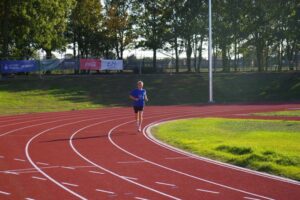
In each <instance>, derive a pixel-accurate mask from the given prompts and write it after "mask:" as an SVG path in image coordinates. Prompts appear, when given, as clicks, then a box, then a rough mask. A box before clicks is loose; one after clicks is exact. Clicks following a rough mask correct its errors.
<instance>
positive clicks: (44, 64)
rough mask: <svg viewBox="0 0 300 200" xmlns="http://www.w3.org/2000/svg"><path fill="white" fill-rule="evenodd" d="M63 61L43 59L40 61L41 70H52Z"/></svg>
mask: <svg viewBox="0 0 300 200" xmlns="http://www.w3.org/2000/svg"><path fill="white" fill-rule="evenodd" d="M62 62H63V60H59V59H49V60H41V61H40V67H41V71H51V70H54V69H57V68H58V67H59V65H60V64H61V63H62Z"/></svg>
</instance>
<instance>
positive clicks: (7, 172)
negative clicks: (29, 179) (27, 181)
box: [3, 171, 19, 175]
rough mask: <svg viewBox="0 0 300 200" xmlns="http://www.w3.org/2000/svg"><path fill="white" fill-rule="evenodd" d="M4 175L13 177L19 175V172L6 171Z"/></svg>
mask: <svg viewBox="0 0 300 200" xmlns="http://www.w3.org/2000/svg"><path fill="white" fill-rule="evenodd" d="M3 173H4V174H13V175H19V174H18V173H17V172H11V171H5V172H3Z"/></svg>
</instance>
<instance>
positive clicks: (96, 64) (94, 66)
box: [80, 59, 101, 70]
mask: <svg viewBox="0 0 300 200" xmlns="http://www.w3.org/2000/svg"><path fill="white" fill-rule="evenodd" d="M100 68H101V65H100V59H80V69H81V70H100Z"/></svg>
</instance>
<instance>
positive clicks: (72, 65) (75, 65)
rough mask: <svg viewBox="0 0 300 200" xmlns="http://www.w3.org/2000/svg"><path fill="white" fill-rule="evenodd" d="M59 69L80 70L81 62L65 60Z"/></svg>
mask: <svg viewBox="0 0 300 200" xmlns="http://www.w3.org/2000/svg"><path fill="white" fill-rule="evenodd" d="M59 69H62V70H64V69H79V60H77V59H64V61H63V62H62V63H61V64H60V65H59Z"/></svg>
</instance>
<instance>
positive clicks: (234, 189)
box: [108, 114, 274, 200]
mask: <svg viewBox="0 0 300 200" xmlns="http://www.w3.org/2000/svg"><path fill="white" fill-rule="evenodd" d="M190 115H195V114H187V115H181V116H178V117H184V116H190ZM132 122H134V121H129V122H126V123H123V124H120V125H118V126H115V127H114V128H113V129H111V130H110V132H109V133H108V137H109V141H110V142H111V143H112V144H113V145H114V146H115V147H117V148H118V149H120V150H121V151H123V152H125V153H127V154H128V155H131V156H133V157H135V158H137V159H140V160H143V161H145V162H147V163H150V164H152V165H154V166H157V167H160V168H163V169H166V170H168V171H172V172H175V173H178V174H181V175H184V176H187V177H190V178H193V179H197V180H200V181H203V182H206V183H210V184H213V185H217V186H220V187H223V188H226V189H229V190H233V191H237V192H241V193H244V194H250V195H253V196H256V197H260V198H263V199H268V200H274V199H272V198H269V197H265V196H262V195H258V194H255V193H251V192H247V191H245V190H240V189H237V188H233V187H230V186H227V185H223V184H220V183H217V182H213V181H210V180H206V179H203V178H200V177H197V176H193V175H191V174H188V173H185V172H181V171H178V170H175V169H172V168H169V167H167V166H164V165H161V164H158V163H155V162H152V161H150V160H147V159H145V158H142V157H140V156H138V155H135V154H133V153H131V152H129V151H127V150H125V149H123V148H122V147H120V146H119V145H117V144H116V143H115V142H114V141H113V140H112V138H111V135H112V132H113V131H114V130H115V129H117V128H119V127H121V126H124V125H126V124H129V123H132Z"/></svg>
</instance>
